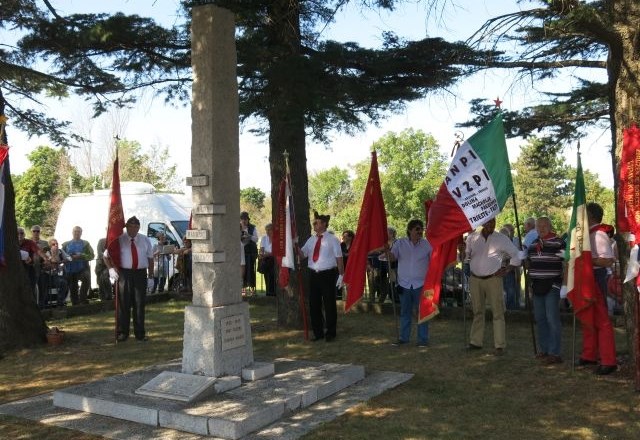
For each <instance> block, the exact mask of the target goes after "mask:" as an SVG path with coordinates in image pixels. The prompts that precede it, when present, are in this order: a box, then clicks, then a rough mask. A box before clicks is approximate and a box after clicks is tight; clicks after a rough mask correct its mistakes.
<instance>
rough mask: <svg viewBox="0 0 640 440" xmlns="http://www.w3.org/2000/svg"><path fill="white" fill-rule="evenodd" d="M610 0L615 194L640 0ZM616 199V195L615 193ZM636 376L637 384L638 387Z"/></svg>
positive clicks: (636, 81)
mask: <svg viewBox="0 0 640 440" xmlns="http://www.w3.org/2000/svg"><path fill="white" fill-rule="evenodd" d="M611 3H612V9H613V10H612V11H611V12H612V22H613V23H614V25H613V31H614V33H615V34H616V35H617V40H616V41H614V42H611V43H610V46H609V60H608V70H609V72H608V73H609V84H610V86H611V92H610V93H611V102H612V106H611V109H610V113H611V135H612V142H613V146H614V148H612V151H613V152H614V154H615V156H614V165H613V168H614V188H615V193H616V194H618V191H619V188H618V185H619V182H618V180H619V179H618V176H619V166H620V157H621V155H622V135H623V131H624V130H625V129H627V128H629V127H630V126H631V124H632V123H638V116H640V57H639V56H638V54H640V28H638V23H639V22H640V2H638V1H637V0H617V1H614V2H611ZM616 199H617V197H616ZM619 250H620V255H619V258H620V267H621V269H620V270H621V273H622V274H623V276H624V273H625V271H626V266H627V262H628V259H629V252H628V248H627V247H626V245H625V246H622V247H621V248H620V249H619ZM636 297H637V292H636V289H635V286H630V285H626V286H625V288H624V309H625V327H626V331H627V344H628V348H629V353H631V355H632V359H633V360H634V361H636V362H637V360H638V347H637V345H636V341H638V334H637V332H638V319H637V318H638V310H636ZM639 385H640V384H638V380H636V387H638V386H639Z"/></svg>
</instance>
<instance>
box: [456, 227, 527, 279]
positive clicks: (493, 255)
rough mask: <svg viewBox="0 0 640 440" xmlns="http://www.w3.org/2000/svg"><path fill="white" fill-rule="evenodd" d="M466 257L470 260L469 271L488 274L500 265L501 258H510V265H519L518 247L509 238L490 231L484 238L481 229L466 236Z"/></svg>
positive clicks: (483, 274) (496, 269)
mask: <svg viewBox="0 0 640 440" xmlns="http://www.w3.org/2000/svg"><path fill="white" fill-rule="evenodd" d="M466 254H467V258H468V259H469V260H470V261H469V265H470V267H471V273H473V274H475V275H477V276H479V277H484V276H489V275H492V274H494V273H496V272H497V271H498V270H500V268H501V267H502V260H503V259H505V258H507V257H508V258H510V263H509V264H511V266H520V258H518V248H516V247H515V246H514V245H513V243H512V242H511V239H510V238H509V237H507V236H506V235H504V234H501V233H499V232H495V231H494V232H492V233H491V234H490V235H489V236H488V237H487V238H486V240H485V238H484V236H483V235H482V232H481V231H476V232H472V233H471V234H469V236H468V237H467V246H466Z"/></svg>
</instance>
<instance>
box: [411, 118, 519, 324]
mask: <svg viewBox="0 0 640 440" xmlns="http://www.w3.org/2000/svg"><path fill="white" fill-rule="evenodd" d="M511 194H513V181H512V180H511V165H510V164H509V156H508V154H507V143H506V142H505V139H504V127H503V125H502V114H501V113H498V114H497V115H496V117H495V118H494V119H493V120H492V121H491V122H490V123H489V124H488V125H487V126H485V127H484V128H482V129H481V130H480V131H478V132H477V133H476V134H474V135H473V136H471V137H470V138H469V140H468V141H466V142H465V143H463V144H462V145H461V146H459V147H458V150H457V151H456V154H455V156H454V158H453V160H452V161H451V166H450V167H449V171H448V172H447V175H446V177H445V179H444V182H442V185H441V186H440V189H439V190H438V194H437V195H436V198H435V199H434V201H433V203H432V204H431V206H430V207H429V208H428V212H427V220H428V221H427V240H429V243H430V244H431V246H432V247H433V252H432V254H431V262H430V263H429V270H428V271H427V273H426V274H425V280H424V287H423V295H422V298H421V301H420V307H419V312H418V313H419V315H418V320H419V322H424V321H427V320H429V319H431V318H433V317H434V316H436V315H437V314H438V313H439V310H438V304H439V302H440V285H441V281H442V274H443V273H444V271H445V269H446V268H447V266H449V265H452V264H455V263H456V253H457V252H456V251H457V245H458V243H459V242H460V241H461V240H462V234H464V233H465V232H468V231H471V230H473V229H475V228H476V227H477V226H480V225H482V224H484V223H486V222H487V221H489V220H491V219H492V218H494V217H495V216H496V215H498V214H499V213H500V211H502V208H503V207H504V204H505V203H507V200H508V198H509V196H510V195H511Z"/></svg>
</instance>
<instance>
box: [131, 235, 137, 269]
mask: <svg viewBox="0 0 640 440" xmlns="http://www.w3.org/2000/svg"><path fill="white" fill-rule="evenodd" d="M137 268H138V248H136V243H135V242H134V241H133V238H132V239H131V269H137Z"/></svg>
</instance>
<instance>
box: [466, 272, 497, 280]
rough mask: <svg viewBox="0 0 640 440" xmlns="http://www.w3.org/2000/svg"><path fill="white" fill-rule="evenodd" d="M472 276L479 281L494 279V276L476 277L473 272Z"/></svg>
mask: <svg viewBox="0 0 640 440" xmlns="http://www.w3.org/2000/svg"><path fill="white" fill-rule="evenodd" d="M471 276H472V277H474V278H478V279H479V280H488V279H489V278H493V274H491V275H487V276H484V277H481V276H480V275H476V274H475V273H473V272H471Z"/></svg>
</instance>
